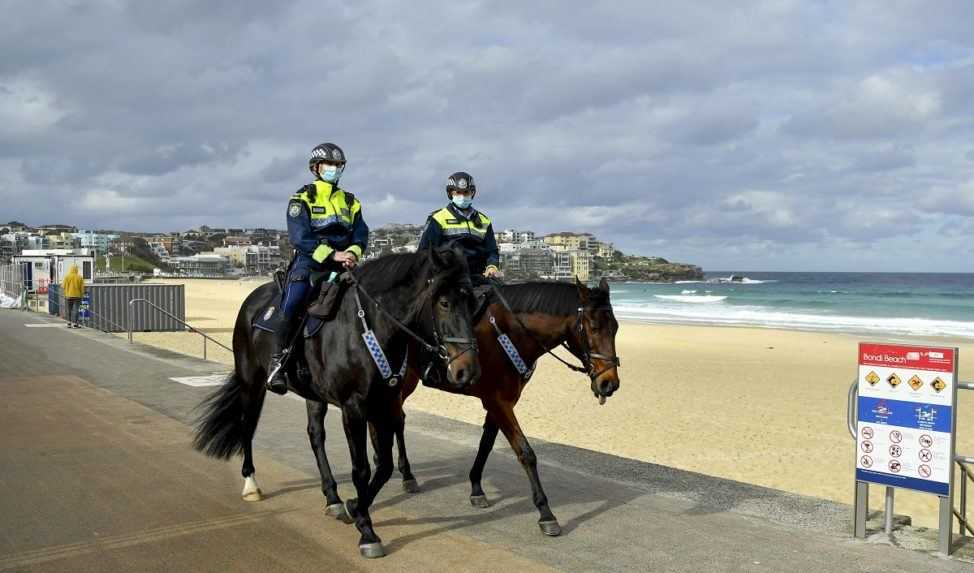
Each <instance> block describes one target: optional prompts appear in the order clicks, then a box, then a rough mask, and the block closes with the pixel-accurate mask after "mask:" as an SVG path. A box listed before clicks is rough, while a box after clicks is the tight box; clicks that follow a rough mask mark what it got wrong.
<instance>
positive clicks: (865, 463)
mask: <svg viewBox="0 0 974 573" xmlns="http://www.w3.org/2000/svg"><path fill="white" fill-rule="evenodd" d="M859 464H860V465H861V466H862V467H864V468H871V467H873V459H872V458H871V457H869V456H862V457H861V458H859Z"/></svg>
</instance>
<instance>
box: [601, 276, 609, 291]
mask: <svg viewBox="0 0 974 573" xmlns="http://www.w3.org/2000/svg"><path fill="white" fill-rule="evenodd" d="M599 288H600V289H602V290H604V291H605V292H606V293H608V292H609V281H607V280H605V277H602V280H600V281H599Z"/></svg>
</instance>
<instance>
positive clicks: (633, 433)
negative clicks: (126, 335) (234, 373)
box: [135, 280, 974, 527]
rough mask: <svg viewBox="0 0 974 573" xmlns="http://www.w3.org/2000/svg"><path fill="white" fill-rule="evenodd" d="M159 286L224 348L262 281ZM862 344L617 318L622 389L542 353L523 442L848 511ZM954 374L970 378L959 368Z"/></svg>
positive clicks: (965, 350)
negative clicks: (181, 292) (851, 394)
mask: <svg viewBox="0 0 974 573" xmlns="http://www.w3.org/2000/svg"><path fill="white" fill-rule="evenodd" d="M170 282H180V283H183V284H185V285H186V308H187V320H188V322H190V323H191V324H192V325H194V326H195V327H197V328H199V329H200V330H202V331H205V332H207V333H208V334H210V335H211V336H213V337H214V338H215V339H217V340H219V341H221V342H223V343H224V344H226V345H227V346H230V342H231V337H232V328H233V321H234V318H235V317H236V313H237V310H238V308H239V306H240V303H241V301H242V300H243V299H244V298H245V297H246V295H247V294H248V293H249V292H251V291H252V290H253V289H254V288H256V287H257V286H259V285H260V284H261V281H254V280H250V281H222V280H220V281H214V280H181V281H170ZM135 338H136V340H137V341H139V342H143V343H146V344H152V345H157V346H161V347H165V348H169V349H172V350H176V351H179V352H183V353H186V354H191V355H194V356H201V355H202V341H201V337H200V336H198V335H196V334H192V333H136V335H135ZM875 339H876V337H869V338H863V337H858V336H852V335H843V334H833V333H815V332H798V331H783V330H770V329H759V328H732V327H704V326H674V325H651V324H640V323H634V322H627V323H623V324H622V325H621V327H620V330H619V334H618V336H617V338H616V346H617V348H616V350H617V353H618V354H619V356H620V357H621V359H622V364H623V367H622V369H621V370H620V378H621V387H620V390H619V392H618V394H616V395H615V396H613V397H612V398H610V399H609V400H608V401H607V403H606V404H605V405H604V406H601V407H600V406H599V405H598V402H597V401H596V400H595V399H594V398H593V396H592V394H591V392H590V391H589V384H588V379H587V378H586V377H585V376H584V375H580V374H575V373H573V372H570V371H568V370H567V369H566V368H565V367H564V366H562V365H560V364H559V363H557V362H555V361H554V360H552V359H550V358H548V359H544V360H542V362H541V364H540V365H539V368H538V371H537V372H536V374H535V376H534V378H533V379H532V381H531V383H530V385H529V386H528V388H527V390H526V391H525V393H524V396H523V398H522V400H521V402H520V403H519V405H518V408H517V414H518V418H519V420H520V423H521V426H522V428H523V429H524V430H525V432H526V433H527V434H528V436H530V437H537V438H541V439H544V440H549V441H552V442H558V443H563V444H571V445H574V446H578V447H581V448H587V449H592V450H598V451H601V452H606V453H610V454H615V455H619V456H624V457H628V458H634V459H639V460H644V461H647V462H653V463H657V464H663V465H667V466H672V467H676V468H680V469H685V470H690V471H695V472H700V473H704V474H708V475H713V476H719V477H723V478H728V479H733V480H739V481H743V482H748V483H753V484H759V485H763V486H767V487H772V488H776V489H781V490H785V491H790V492H795V493H799V494H803V495H809V496H815V497H820V498H827V499H831V500H835V501H839V502H843V503H851V501H852V499H851V496H852V491H853V474H854V467H855V466H854V463H855V458H854V455H855V454H854V442H853V440H852V438H851V437H850V435H849V433H848V431H847V429H846V417H845V416H846V414H845V412H846V395H847V391H848V389H849V385H850V383H851V382H852V380H853V378H854V377H855V376H856V345H857V343H858V342H859V341H860V340H875ZM915 342H922V341H915ZM935 343H936V344H939V345H950V346H959V347H960V349H961V352H960V356H961V357H964V356H971V355H974V353H972V352H971V351H972V350H974V344H972V343H970V342H961V343H953V342H951V341H945V340H938V341H935ZM208 357H209V359H210V360H216V361H219V362H223V363H226V364H231V363H232V356H231V355H230V354H229V353H228V352H226V351H224V350H222V349H220V348H218V347H216V346H215V345H212V344H211V345H209V347H208ZM961 378H962V379H971V378H974V370H972V368H971V367H966V368H965V363H964V361H963V360H961ZM969 394H970V393H965V392H961V396H960V405H959V408H958V409H959V412H958V415H959V416H960V418H959V420H960V422H959V423H958V445H957V450H958V452H959V453H966V454H969V455H970V454H974V435H972V434H971V433H970V432H967V431H965V430H966V429H967V428H968V427H969V424H967V423H966V419H965V417H966V416H968V415H970V416H974V413H971V414H967V413H968V412H974V396H971V395H969ZM406 407H407V410H408V409H416V410H422V411H426V412H431V413H435V414H438V415H442V416H448V417H451V418H455V419H458V420H463V421H466V422H470V423H474V424H478V425H479V424H481V423H482V422H483V410H482V408H481V406H480V403H479V401H477V400H475V399H471V398H466V397H461V396H453V395H450V394H447V393H444V392H439V391H435V390H430V389H428V388H423V387H421V388H420V389H419V390H418V391H417V392H416V393H415V394H414V395H413V396H412V397H411V398H410V401H409V402H408V403H407V406H406ZM301 424H303V422H301ZM407 439H408V424H407ZM502 441H503V438H501V439H500V440H499V441H498V445H499V447H501V446H502ZM474 454H475V452H474V451H471V452H470V458H471V461H472V460H473V456H474ZM309 455H310V454H309ZM413 459H414V460H415V461H420V460H421V459H422V452H421V451H416V452H413ZM467 469H468V468H466V467H464V468H457V471H460V472H464V473H465V472H466V471H467ZM488 473H489V470H488ZM419 477H420V480H422V476H419ZM525 487H527V483H526V482H525ZM872 489H873V495H872V500H871V507H872V508H874V509H875V508H881V507H882V505H881V504H882V488H881V487H874V488H872ZM896 499H897V506H896V511H897V513H902V514H907V515H911V516H912V517H913V520H914V524H915V525H922V526H930V527H936V518H937V499H936V498H935V497H933V496H929V495H920V494H913V493H910V492H907V491H898V492H897V498H896ZM553 502H554V503H555V506H556V507H557V503H558V501H557V500H553ZM850 523H851V521H850Z"/></svg>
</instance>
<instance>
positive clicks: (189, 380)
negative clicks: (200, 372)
mask: <svg viewBox="0 0 974 573" xmlns="http://www.w3.org/2000/svg"><path fill="white" fill-rule="evenodd" d="M227 374H229V372H223V373H217V374H209V375H207V376H180V377H176V378H170V380H172V381H173V382H179V383H180V384H185V385H186V386H192V387H194V388H202V387H203V386H220V385H222V384H223V383H224V382H225V381H226V379H227Z"/></svg>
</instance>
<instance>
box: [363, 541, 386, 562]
mask: <svg viewBox="0 0 974 573" xmlns="http://www.w3.org/2000/svg"><path fill="white" fill-rule="evenodd" d="M358 552H359V553H361V554H362V557H365V558H366V559H378V558H379V557H385V556H386V550H385V549H383V548H382V544H381V543H364V544H362V545H359V546H358Z"/></svg>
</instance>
